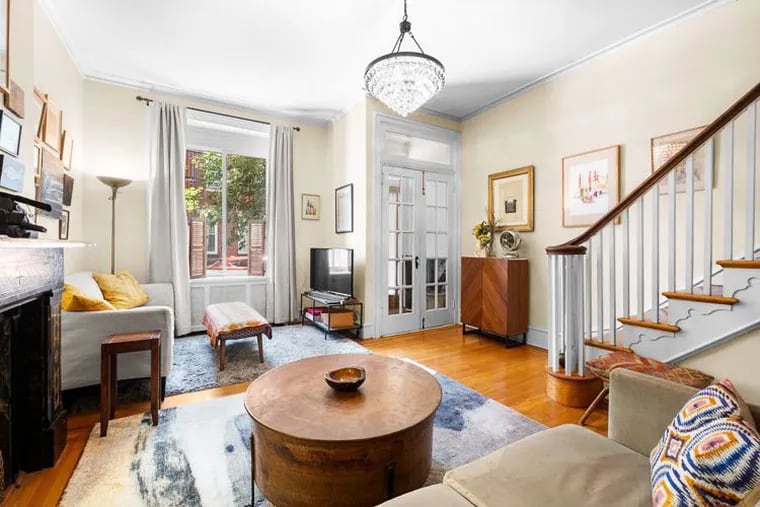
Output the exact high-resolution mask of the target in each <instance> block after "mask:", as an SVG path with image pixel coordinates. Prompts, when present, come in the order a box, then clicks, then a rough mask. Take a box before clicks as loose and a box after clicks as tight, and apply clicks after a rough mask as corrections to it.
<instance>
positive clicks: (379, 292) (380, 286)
mask: <svg viewBox="0 0 760 507" xmlns="http://www.w3.org/2000/svg"><path fill="white" fill-rule="evenodd" d="M374 114H375V117H374V120H373V124H374V127H375V129H374V139H373V151H372V153H373V159H374V160H373V162H372V185H373V188H374V191H373V195H372V201H373V205H372V209H371V212H372V214H373V216H374V217H377V220H378V222H377V223H373V224H372V229H373V231H374V232H373V234H372V235H371V239H370V247H371V249H372V251H373V252H380V250H381V248H382V226H381V222H380V221H379V220H380V217H381V216H382V215H381V213H383V211H384V210H383V209H382V193H383V165H391V166H395V167H399V168H402V169H413V170H416V171H423V172H436V173H443V174H449V175H451V176H452V177H453V178H452V179H453V184H454V185H453V186H454V206H455V208H454V210H453V213H452V214H453V216H454V221H453V224H452V225H453V228H454V231H456V234H455V235H454V241H453V249H452V251H451V262H450V266H454V265H455V263H456V267H455V269H453V270H452V269H451V267H450V268H449V270H450V272H451V271H453V276H450V280H451V281H450V282H449V288H450V290H453V291H454V293H453V296H454V297H453V301H454V319H455V321H456V320H458V319H459V291H460V273H459V271H460V269H459V267H458V264H459V259H460V257H461V243H462V240H461V231H462V227H461V210H460V190H459V189H460V186H461V185H460V182H461V170H460V157H461V156H460V153H461V134H460V133H459V132H458V131H456V130H452V129H448V128H445V127H438V126H434V125H429V124H427V123H422V122H418V121H414V120H407V119H402V118H399V117H396V116H391V115H388V114H384V113H374ZM388 133H395V134H401V135H406V136H412V137H419V138H422V139H427V140H430V141H437V142H441V143H446V144H448V145H449V146H450V147H451V162H450V163H449V164H437V163H433V162H420V161H416V160H410V159H407V158H403V157H394V156H389V155H387V154H386V153H385V152H384V139H385V136H386V134H388ZM372 258H373V263H372V264H373V266H372V273H373V276H374V280H375V283H374V285H375V288H374V301H373V304H372V310H373V315H374V319H375V321H376V324H375V336H377V337H380V336H383V327H384V324H385V322H384V320H385V314H384V313H383V312H384V308H385V305H386V304H387V297H385V295H386V294H385V287H384V286H385V283H384V282H383V280H382V278H381V276H382V262H383V261H384V258H383V257H382V256H380V255H373V256H372Z"/></svg>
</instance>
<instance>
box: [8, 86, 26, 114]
mask: <svg viewBox="0 0 760 507" xmlns="http://www.w3.org/2000/svg"><path fill="white" fill-rule="evenodd" d="M5 107H7V108H8V109H10V110H11V111H12V112H13V114H15V115H16V116H18V117H19V118H21V119H23V118H24V112H25V111H24V90H23V88H21V87H20V86H19V85H18V83H16V82H15V81H13V80H11V82H10V85H9V90H8V93H7V94H6V95H5Z"/></svg>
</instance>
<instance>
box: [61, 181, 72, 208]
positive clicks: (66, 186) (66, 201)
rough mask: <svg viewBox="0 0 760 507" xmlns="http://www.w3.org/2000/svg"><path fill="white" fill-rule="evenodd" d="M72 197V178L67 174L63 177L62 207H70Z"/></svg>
mask: <svg viewBox="0 0 760 507" xmlns="http://www.w3.org/2000/svg"><path fill="white" fill-rule="evenodd" d="M73 195H74V178H72V177H71V176H69V175H68V174H64V175H63V205H64V206H71V198H72V196H73Z"/></svg>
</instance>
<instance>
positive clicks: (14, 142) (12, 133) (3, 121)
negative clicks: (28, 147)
mask: <svg viewBox="0 0 760 507" xmlns="http://www.w3.org/2000/svg"><path fill="white" fill-rule="evenodd" d="M20 148H21V123H20V122H19V121H18V120H17V119H16V118H14V117H13V116H11V115H10V114H8V112H7V111H0V150H3V151H4V152H5V153H8V154H10V155H13V156H14V157H18V153H19V150H20Z"/></svg>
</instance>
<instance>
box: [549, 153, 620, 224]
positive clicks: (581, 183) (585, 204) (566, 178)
mask: <svg viewBox="0 0 760 507" xmlns="http://www.w3.org/2000/svg"><path fill="white" fill-rule="evenodd" d="M619 199H620V145H615V146H610V147H609V148H601V149H599V150H593V151H588V152H586V153H580V154H578V155H572V156H569V157H565V158H563V159H562V225H563V227H586V226H589V225H592V224H593V223H594V222H596V221H597V220H599V219H600V218H601V217H602V216H603V215H604V214H605V213H607V211H609V210H610V209H611V208H613V207H614V206H615V205H616V204H617V203H618V200H619Z"/></svg>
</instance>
